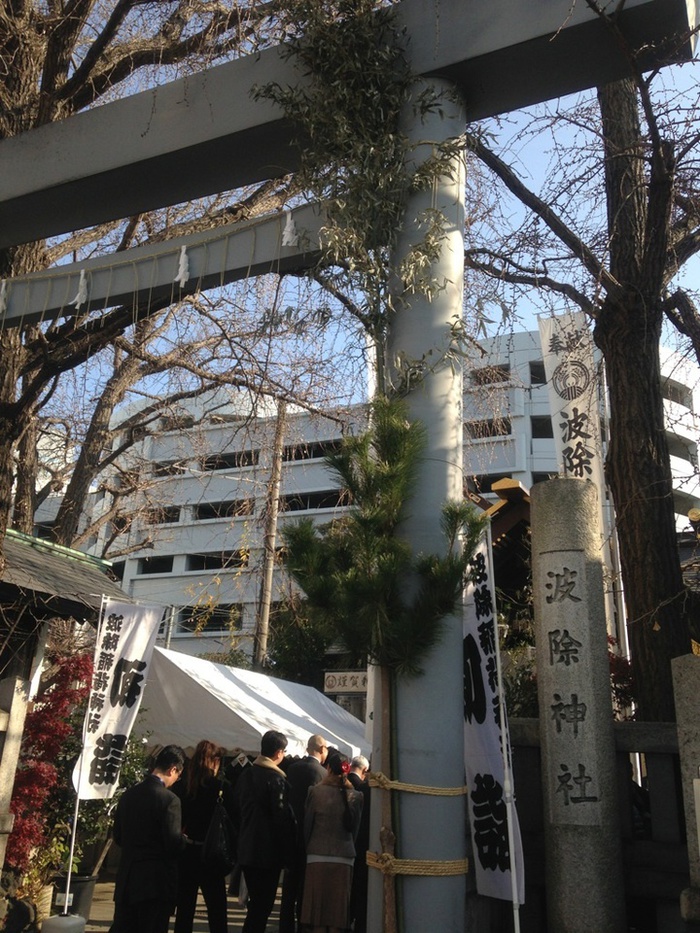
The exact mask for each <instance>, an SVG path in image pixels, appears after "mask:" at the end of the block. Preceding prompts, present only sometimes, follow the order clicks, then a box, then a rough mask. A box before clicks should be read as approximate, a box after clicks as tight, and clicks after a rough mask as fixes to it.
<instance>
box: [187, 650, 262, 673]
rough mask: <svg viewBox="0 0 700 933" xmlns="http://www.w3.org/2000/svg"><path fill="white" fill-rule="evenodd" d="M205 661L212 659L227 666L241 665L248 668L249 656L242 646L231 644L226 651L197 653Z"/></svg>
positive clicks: (215, 662)
mask: <svg viewBox="0 0 700 933" xmlns="http://www.w3.org/2000/svg"><path fill="white" fill-rule="evenodd" d="M199 657H200V658H203V659H204V660H205V661H212V662H213V663H214V664H225V665H226V666H227V667H242V668H245V669H248V670H249V669H250V666H251V664H250V657H249V656H248V655H247V654H246V653H245V651H244V650H243V649H242V648H237V647H235V645H232V646H231V647H230V648H227V650H226V651H205V652H204V653H203V654H200V655H199Z"/></svg>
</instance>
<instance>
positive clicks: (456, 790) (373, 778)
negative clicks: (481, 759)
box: [367, 771, 469, 797]
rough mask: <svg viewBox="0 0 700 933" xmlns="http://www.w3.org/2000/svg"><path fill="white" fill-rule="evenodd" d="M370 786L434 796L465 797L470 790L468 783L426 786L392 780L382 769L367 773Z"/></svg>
mask: <svg viewBox="0 0 700 933" xmlns="http://www.w3.org/2000/svg"><path fill="white" fill-rule="evenodd" d="M367 782H368V784H369V785H370V787H379V788H380V789H381V790H399V791H405V792H406V793H408V794H430V795H432V796H433V797H463V796H464V795H465V794H467V793H468V792H469V789H468V788H467V786H466V785H464V786H462V787H426V786H424V785H423V784H404V782H403V781H392V780H391V779H390V778H388V777H387V776H386V774H382V772H381V771H371V772H370V773H369V774H368V775H367Z"/></svg>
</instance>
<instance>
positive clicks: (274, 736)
mask: <svg viewBox="0 0 700 933" xmlns="http://www.w3.org/2000/svg"><path fill="white" fill-rule="evenodd" d="M286 747H287V736H286V735H285V734H284V733H283V732H275V730H274V729H270V731H269V732H266V733H265V735H264V736H263V737H262V739H260V754H261V755H264V756H265V758H274V756H275V755H276V754H277V752H283V751H284V750H285V749H286Z"/></svg>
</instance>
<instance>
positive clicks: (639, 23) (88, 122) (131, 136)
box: [0, 0, 698, 933]
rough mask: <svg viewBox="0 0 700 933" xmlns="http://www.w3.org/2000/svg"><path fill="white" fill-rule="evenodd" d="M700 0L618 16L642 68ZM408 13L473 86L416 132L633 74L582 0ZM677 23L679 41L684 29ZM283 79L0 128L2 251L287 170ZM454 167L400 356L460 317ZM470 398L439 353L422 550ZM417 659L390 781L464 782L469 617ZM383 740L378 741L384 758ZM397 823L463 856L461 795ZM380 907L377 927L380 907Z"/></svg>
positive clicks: (451, 921) (421, 517) (24, 283)
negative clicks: (428, 276)
mask: <svg viewBox="0 0 700 933" xmlns="http://www.w3.org/2000/svg"><path fill="white" fill-rule="evenodd" d="M697 3H698V0H687V2H686V0H628V2H627V3H626V4H625V8H624V12H623V13H622V14H621V15H620V16H619V19H618V24H619V26H620V28H621V30H622V31H623V33H624V35H625V37H626V40H627V42H628V43H629V45H630V47H632V48H635V49H638V50H643V52H642V55H641V59H640V64H641V66H642V67H643V68H647V67H651V66H653V65H657V64H660V63H661V62H662V61H665V60H667V58H668V54H669V51H670V54H671V55H672V56H673V57H675V58H676V59H680V58H688V57H690V55H691V54H692V43H691V41H690V40H689V39H688V38H687V37H688V36H689V35H690V31H691V30H692V29H694V27H695V23H696V5H697ZM397 10H398V15H399V16H400V18H401V19H402V20H403V23H404V24H405V26H406V28H407V34H408V36H409V37H410V44H409V50H408V54H409V57H410V64H411V67H412V69H413V71H414V72H415V73H416V74H419V75H422V76H423V79H424V80H425V81H426V82H427V83H428V84H430V85H433V86H436V85H437V86H438V87H442V88H445V87H447V88H449V89H451V90H454V89H456V90H458V91H459V92H460V94H461V97H462V100H463V104H462V105H460V104H458V103H455V105H454V106H453V108H452V112H451V113H449V114H447V115H445V116H444V117H438V116H437V115H431V116H429V117H428V118H427V120H426V121H425V122H423V123H422V124H420V125H414V126H412V127H408V128H407V131H408V133H409V135H411V136H412V138H413V139H414V140H418V139H432V140H434V141H435V142H438V143H439V142H442V141H444V140H446V139H450V138H454V137H457V136H459V135H460V134H461V133H462V132H463V129H464V125H465V123H466V119H467V117H468V118H469V119H470V120H475V119H479V118H483V117H486V116H489V115H493V114H496V113H501V112H505V111H507V110H512V109H516V108H519V107H523V106H526V105H529V104H532V103H535V102H537V101H541V100H545V99H547V98H550V97H554V96H559V95H562V94H565V93H569V92H573V91H576V90H579V89H582V88H585V87H590V86H594V85H596V84H601V83H605V82H607V81H612V80H615V79H617V78H619V77H621V76H623V75H624V74H626V73H627V71H628V63H627V61H626V60H625V58H624V56H623V55H622V53H621V52H620V50H619V48H618V47H617V44H616V42H615V41H614V39H613V37H612V35H611V33H610V32H609V31H608V30H607V29H606V26H605V24H604V23H603V22H601V21H600V19H599V18H598V17H597V15H596V14H595V13H594V12H593V11H592V10H591V9H590V8H589V7H588V4H587V3H586V2H584V0H579V2H578V3H576V2H575V0H573V2H572V0H530V2H529V3H522V2H518V0H403V2H402V3H400V4H399V5H398V7H397ZM680 36H685V37H686V38H685V40H684V41H683V42H681V41H679V40H678V37H680ZM661 39H663V40H669V42H668V44H667V45H666V47H665V48H663V47H662V46H663V45H664V43H663V42H662V43H661V45H659V40H661ZM272 81H277V82H279V83H280V84H281V85H283V86H284V85H287V84H294V83H297V82H298V81H299V77H298V75H296V74H295V73H294V71H293V68H292V65H291V63H290V62H289V61H284V60H283V59H282V58H281V57H280V55H279V50H278V49H269V50H267V51H265V52H263V53H262V54H260V55H259V56H255V57H249V58H243V59H240V60H237V61H234V62H231V63H230V64H225V65H221V66H218V67H216V68H212V69H209V70H207V71H205V72H203V73H202V74H199V75H194V76H191V77H188V78H184V79H181V80H179V81H175V82H172V83H170V84H166V85H164V86H162V87H159V88H156V89H153V90H150V91H145V92H142V93H140V94H136V95H134V96H133V97H130V98H127V99H124V100H121V101H117V102H115V103H111V104H107V105H104V106H102V107H99V108H96V109H95V110H91V111H87V112H84V113H81V114H78V115H77V116H74V117H71V118H70V119H68V120H66V121H63V122H59V123H55V124H51V125H47V126H44V127H41V128H39V129H36V130H33V131H31V132H28V133H26V134H24V135H22V136H19V137H16V138H13V139H8V140H5V141H3V142H2V143H0V248H3V247H7V246H11V245H14V244H17V243H22V242H26V241H30V240H34V239H39V238H43V237H46V236H50V235H54V234H58V233H62V232H66V231H70V230H73V229H77V228H79V227H82V226H87V225H91V224H96V223H100V222H103V221H106V220H111V219H117V218H122V217H126V216H129V215H131V214H133V213H136V212H143V211H147V210H150V209H154V208H157V207H163V206H166V205H169V204H174V203H179V202H182V201H184V200H187V199H188V198H193V197H196V196H202V195H206V194H209V193H212V192H216V191H221V190H229V189H233V188H236V187H238V186H241V185H244V184H247V183H251V182H256V181H262V180H264V179H267V178H270V177H275V176H279V175H280V174H283V173H286V172H290V171H293V170H294V168H295V167H296V165H297V153H295V151H294V150H293V149H292V148H291V147H290V144H289V141H290V128H289V126H288V125H286V123H285V121H284V119H283V117H282V115H281V113H280V111H279V110H278V109H276V107H275V105H273V104H272V103H271V102H266V101H258V102H255V103H254V102H253V100H252V98H251V95H250V91H251V89H252V87H253V86H254V85H264V84H267V83H269V82H272ZM455 169H456V170H455V179H454V180H449V179H443V180H442V185H441V187H440V190H439V191H438V192H437V193H436V194H435V198H436V199H437V203H435V202H433V204H432V206H437V207H438V209H441V210H442V211H443V213H444V214H445V216H446V218H447V219H448V220H449V221H450V224H451V226H450V234H449V237H448V239H447V242H446V243H445V246H444V248H443V250H442V255H441V257H440V259H439V261H438V262H437V264H436V265H435V268H434V270H433V276H434V277H435V278H437V279H439V280H443V279H444V280H446V281H447V282H448V287H447V288H446V289H445V290H444V291H443V292H441V293H440V295H439V296H438V297H437V298H434V299H433V300H432V302H428V301H427V300H425V299H424V298H422V297H416V298H414V299H412V301H411V302H410V307H408V308H406V310H404V311H402V312H401V313H399V314H398V315H397V317H396V319H395V321H394V322H393V324H392V327H391V333H390V337H389V341H390V358H393V356H394V355H395V354H396V352H397V351H399V350H401V351H403V352H404V353H405V354H406V356H408V357H409V358H419V357H421V356H422V355H423V353H424V352H426V351H427V350H429V349H432V348H435V347H445V346H447V344H448V342H449V339H450V338H449V333H450V332H449V327H448V322H450V321H454V320H455V319H458V318H459V317H460V316H461V311H462V290H463V287H462V282H463V271H464V268H463V243H462V231H463V226H464V212H463V191H464V188H463V184H462V183H461V181H460V179H462V178H463V175H462V174H461V172H462V167H461V166H457V165H456V166H455ZM422 207H423V204H422V203H421V198H420V197H419V198H416V199H414V201H413V202H412V203H411V204H409V206H408V209H407V222H406V224H405V225H404V226H405V230H406V232H405V233H404V234H403V238H402V243H400V244H399V247H398V249H399V250H400V251H401V252H402V251H403V250H405V249H407V248H408V246H409V245H410V243H411V237H412V225H411V218H415V217H417V216H418V215H419V213H420V211H421V209H422ZM301 214H302V215H303V216H301V215H300V216H299V219H298V223H299V225H300V226H301V227H306V229H309V230H311V232H312V233H313V229H314V226H315V227H316V229H317V227H318V219H313V220H309V215H310V214H312V211H311V209H303V211H302V212H301ZM255 229H257V230H258V231H259V233H260V235H259V236H256V235H255V233H253V236H254V238H255V239H256V248H257V249H258V254H257V256H256V259H255V262H254V263H251V252H250V249H251V245H250V243H249V242H247V241H245V237H246V235H247V234H249V233H250V231H251V230H255ZM227 238H228V239H227ZM203 240H206V241H207V242H206V243H204V242H203ZM224 241H226V246H225V248H222V247H221V245H219V247H218V249H219V253H218V259H214V260H212V262H213V263H214V265H210V264H207V257H209V258H211V256H212V252H213V246H214V244H215V243H216V242H218V243H219V244H221V243H222V242H224ZM241 243H242V245H237V244H241ZM281 243H282V221H281V220H280V219H279V218H275V219H271V220H270V219H266V220H263V221H262V222H261V223H259V224H248V225H247V226H242V227H241V226H236V227H235V228H230V229H228V230H221V229H219V230H216V231H213V232H212V234H211V235H210V236H209V237H202V236H201V235H200V236H199V237H188V238H184V239H183V240H182V241H179V242H178V244H173V243H168V244H164V245H163V246H162V247H160V248H158V249H157V250H153V249H150V252H149V249H145V250H133V251H131V254H129V258H126V257H124V258H123V259H122V257H120V265H122V264H123V268H122V269H120V270H119V275H120V276H121V278H120V282H121V284H120V286H119V288H117V289H116V293H117V294H119V295H127V294H130V295H133V294H136V296H137V297H139V296H140V297H142V298H146V297H147V296H148V295H153V294H154V288H155V287H156V286H157V287H159V288H162V289H169V288H171V283H172V282H173V280H174V279H175V278H176V275H177V252H178V247H179V246H180V245H185V246H187V248H188V253H191V254H192V255H191V261H190V274H191V289H192V290H195V289H196V288H197V287H208V286H210V285H213V284H217V285H218V284H221V281H222V277H224V278H228V279H233V278H236V277H243V276H244V275H246V274H247V273H248V272H249V270H251V269H254V271H263V270H264V269H265V268H269V269H271V270H273V271H274V270H275V269H277V268H291V267H294V266H296V267H302V266H303V265H305V264H308V262H309V261H310V260H311V259H312V258H313V248H311V249H307V251H306V252H302V251H300V250H299V249H298V248H294V247H286V246H282V245H281ZM197 250H199V251H200V252H199V253H197ZM198 255H199V256H201V264H200V260H199V259H197V258H196V257H197V256H198ZM139 263H144V264H145V265H142V266H140V268H141V269H142V270H143V269H147V270H148V277H147V279H146V280H144V278H143V277H142V276H138V275H135V274H134V272H133V270H134V268H136V267H137V266H139ZM216 263H219V268H218V269H215V268H214V267H215V265H216ZM114 265H115V264H114V262H113V260H110V261H109V262H108V263H100V262H99V260H95V261H92V262H91V263H83V264H78V265H77V266H75V267H73V268H70V267H61V270H60V271H59V270H52V271H49V272H45V273H42V274H41V275H37V276H30V277H28V278H27V279H25V280H17V281H9V282H8V283H7V285H6V287H5V298H6V301H7V312H6V318H5V324H6V325H11V324H13V323H17V322H18V321H19V320H20V319H21V318H22V317H24V319H25V320H28V319H30V317H31V316H42V315H43V316H50V315H52V314H56V313H62V314H66V313H70V304H71V300H72V299H73V297H74V296H75V293H76V287H77V283H78V275H79V271H80V269H81V268H83V269H85V270H86V271H87V273H88V275H89V280H90V294H89V300H90V302H91V303H93V305H94V306H95V307H97V306H100V305H102V306H104V304H105V301H106V300H108V299H109V298H110V296H111V297H112V298H114V297H115V281H114V272H115V270H114V269H113V268H112V270H111V271H110V272H109V273H108V274H105V270H106V269H108V268H109V267H110V266H112V267H113V266H114ZM100 270H102V271H100ZM70 276H72V277H73V278H72V279H71V278H70ZM110 276H111V283H110V284H108V282H107V280H108V279H109V277H110ZM100 281H102V282H103V284H100ZM188 287H189V285H188ZM41 289H43V291H42V290H41ZM100 289H103V291H102V293H101V294H99V290H100ZM461 394H462V384H461V375H459V374H457V373H454V372H453V371H452V370H451V368H450V366H449V365H445V366H443V367H441V368H438V369H437V370H436V371H434V372H431V373H430V374H429V375H428V376H426V378H425V379H424V381H423V382H422V383H421V385H420V387H419V388H418V389H417V390H415V391H414V392H413V393H412V395H411V398H410V406H411V413H412V416H413V417H415V418H417V419H419V420H421V421H422V422H423V423H424V425H425V426H426V428H427V431H428V444H429V452H430V456H429V458H428V459H427V460H426V462H425V464H424V466H423V469H422V473H421V476H420V477H419V480H418V485H417V489H416V492H415V496H414V500H413V503H412V507H411V509H410V512H411V515H410V518H409V520H408V521H407V523H406V536H407V538H408V539H409V540H410V541H411V543H412V544H413V546H414V549H415V550H417V551H430V550H434V551H439V550H440V549H441V548H442V547H443V544H442V540H441V533H440V528H439V515H440V507H441V504H442V503H443V502H444V501H445V500H446V499H450V498H460V497H461V495H462V425H461ZM424 668H425V673H424V674H423V676H422V677H419V678H415V679H413V680H410V681H405V682H403V683H401V684H400V686H399V689H398V697H397V732H398V740H397V745H398V762H397V773H396V774H394V775H392V777H394V778H397V779H400V780H401V781H403V782H406V783H410V784H416V785H424V786H436V785H437V786H441V787H445V788H456V787H459V786H460V785H461V784H462V783H463V738H462V736H463V732H462V729H463V723H462V702H461V695H462V678H463V673H462V631H461V620H457V619H454V620H452V621H451V622H450V623H449V624H448V625H447V626H446V631H445V635H444V637H443V639H442V641H441V642H440V644H439V645H438V646H437V647H436V648H435V649H434V651H433V652H432V654H431V655H430V657H429V658H428V659H427V660H426V663H425V665H424ZM203 727H204V724H203ZM381 751H382V750H381V748H377V747H375V754H376V755H378V756H381ZM401 827H402V829H401V837H400V840H399V843H400V846H401V853H400V854H401V856H402V857H403V858H408V859H421V860H422V859H430V860H434V861H435V862H436V863H449V862H458V861H460V860H462V859H463V857H464V853H465V833H464V827H465V807H464V800H463V798H461V797H458V796H429V797H422V796H417V795H412V794H409V795H402V800H401ZM464 904H465V882H464V877H463V875H448V876H441V877H409V878H406V879H405V880H404V917H405V923H404V926H405V930H406V933H427V931H432V930H435V931H440V933H447V931H455V933H458V931H462V930H463V929H464V923H465V919H464ZM372 919H373V921H374V922H375V923H376V920H377V918H376V917H374V918H372ZM378 928H379V927H378V926H372V929H373V930H375V929H378Z"/></svg>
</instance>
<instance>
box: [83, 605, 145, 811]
mask: <svg viewBox="0 0 700 933" xmlns="http://www.w3.org/2000/svg"><path fill="white" fill-rule="evenodd" d="M162 615H163V610H162V608H161V607H160V606H137V605H134V604H132V603H121V602H117V601H116V600H113V599H107V600H105V601H104V603H103V607H102V617H101V620H100V626H99V629H98V633H97V643H96V645H95V666H94V672H93V675H92V688H91V690H90V697H89V699H88V708H87V712H86V714H85V722H84V725H83V751H82V753H81V756H80V758H79V760H78V763H77V764H76V766H75V769H74V771H73V786H74V787H75V789H76V791H77V793H78V800H106V799H108V798H110V797H112V796H113V795H114V792H115V790H116V789H117V786H118V784H119V770H120V768H121V764H122V759H123V756H124V750H125V748H126V743H127V740H128V738H129V735H130V734H131V729H132V727H133V725H134V722H135V720H136V716H137V714H138V711H139V706H140V704H141V696H142V694H143V688H144V686H145V684H146V680H147V678H148V670H149V666H150V663H151V655H152V654H153V646H154V644H155V640H156V636H157V634H158V628H159V626H160V621H161V618H162Z"/></svg>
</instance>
